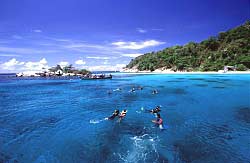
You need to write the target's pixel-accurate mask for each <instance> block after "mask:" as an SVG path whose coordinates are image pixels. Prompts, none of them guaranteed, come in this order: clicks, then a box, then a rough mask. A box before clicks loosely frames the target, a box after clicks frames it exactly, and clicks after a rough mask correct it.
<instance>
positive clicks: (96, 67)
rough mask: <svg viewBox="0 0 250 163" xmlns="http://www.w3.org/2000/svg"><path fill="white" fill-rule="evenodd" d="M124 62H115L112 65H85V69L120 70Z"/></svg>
mask: <svg viewBox="0 0 250 163" xmlns="http://www.w3.org/2000/svg"><path fill="white" fill-rule="evenodd" d="M125 66H126V64H116V65H114V66H110V65H100V66H86V67H84V68H85V69H88V70H90V71H120V70H122V68H123V67H125Z"/></svg>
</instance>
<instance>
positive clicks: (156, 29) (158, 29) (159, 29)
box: [152, 28, 164, 31]
mask: <svg viewBox="0 0 250 163" xmlns="http://www.w3.org/2000/svg"><path fill="white" fill-rule="evenodd" d="M152 31H164V29H161V28H153V29H152Z"/></svg>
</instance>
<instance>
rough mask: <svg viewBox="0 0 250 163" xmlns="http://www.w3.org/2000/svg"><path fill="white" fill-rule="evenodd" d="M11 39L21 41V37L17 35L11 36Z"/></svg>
mask: <svg viewBox="0 0 250 163" xmlns="http://www.w3.org/2000/svg"><path fill="white" fill-rule="evenodd" d="M12 38H14V39H17V40H19V39H22V38H23V37H22V36H19V35H13V36H12Z"/></svg>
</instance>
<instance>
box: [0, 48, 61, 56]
mask: <svg viewBox="0 0 250 163" xmlns="http://www.w3.org/2000/svg"><path fill="white" fill-rule="evenodd" d="M0 51H1V52H4V53H17V54H35V53H55V52H58V50H37V49H31V48H14V47H6V46H0Z"/></svg>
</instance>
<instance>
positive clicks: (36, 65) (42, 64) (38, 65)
mask: <svg viewBox="0 0 250 163" xmlns="http://www.w3.org/2000/svg"><path fill="white" fill-rule="evenodd" d="M47 63H48V62H47V60H46V59H45V58H43V59H41V60H40V61H38V62H31V61H29V62H26V63H25V64H24V67H22V68H21V69H22V70H24V71H41V70H43V69H44V68H45V69H48V68H49V66H48V65H47Z"/></svg>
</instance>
